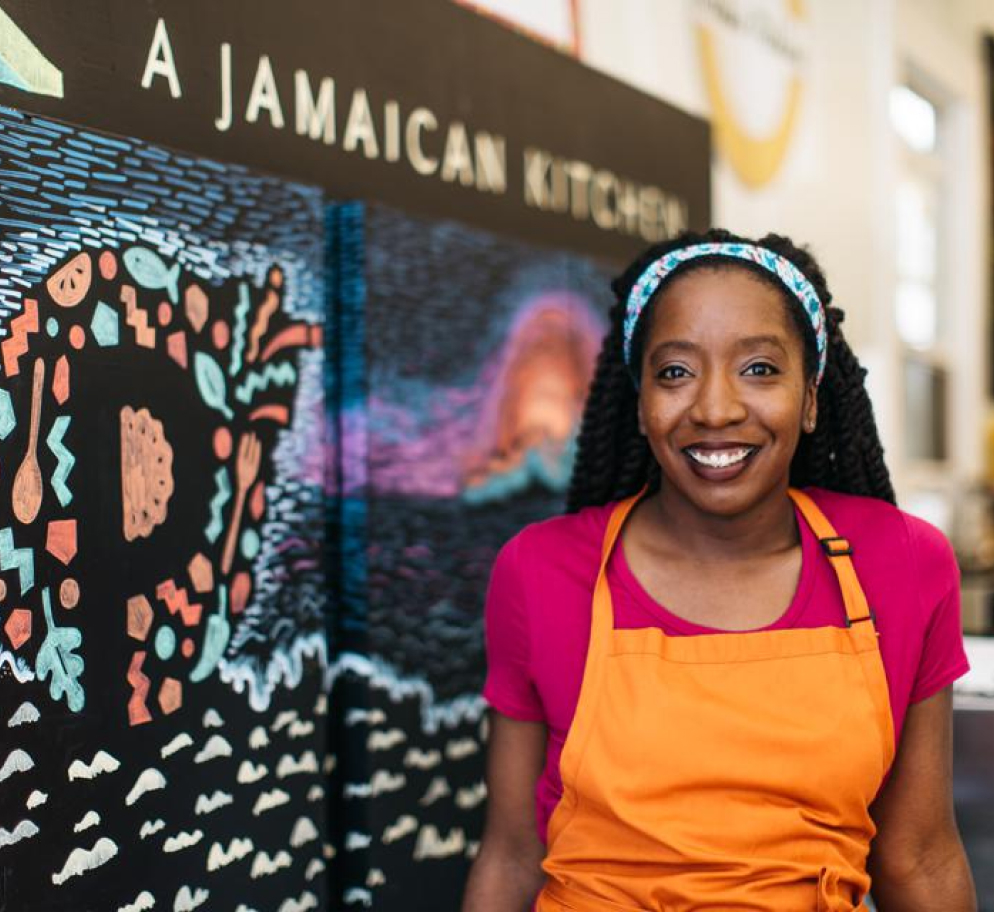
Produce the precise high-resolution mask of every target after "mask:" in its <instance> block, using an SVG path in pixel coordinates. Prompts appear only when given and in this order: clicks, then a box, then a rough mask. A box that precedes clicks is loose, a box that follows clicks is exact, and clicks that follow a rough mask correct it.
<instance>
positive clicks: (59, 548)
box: [45, 519, 76, 565]
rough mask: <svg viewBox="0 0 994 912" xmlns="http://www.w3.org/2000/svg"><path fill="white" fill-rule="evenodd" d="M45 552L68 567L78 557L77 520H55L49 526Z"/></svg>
mask: <svg viewBox="0 0 994 912" xmlns="http://www.w3.org/2000/svg"><path fill="white" fill-rule="evenodd" d="M45 550H46V551H47V552H48V553H49V554H51V555H52V556H53V557H56V558H58V559H59V560H60V561H62V563H64V564H66V565H68V564H69V562H70V561H71V560H72V559H73V558H74V557H75V556H76V520H75V519H53V520H52V521H51V522H50V523H49V524H48V535H47V538H46V539H45Z"/></svg>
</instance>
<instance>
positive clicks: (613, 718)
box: [536, 489, 894, 912]
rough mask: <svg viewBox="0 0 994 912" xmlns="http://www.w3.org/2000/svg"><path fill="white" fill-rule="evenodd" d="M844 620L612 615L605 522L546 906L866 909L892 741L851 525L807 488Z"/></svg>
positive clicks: (647, 910) (545, 910)
mask: <svg viewBox="0 0 994 912" xmlns="http://www.w3.org/2000/svg"><path fill="white" fill-rule="evenodd" d="M789 493H790V496H791V497H792V498H793V500H794V502H795V503H796V504H797V506H798V508H799V509H800V511H801V513H802V515H803V516H804V518H805V519H806V521H807V522H808V524H809V525H810V526H811V528H812V529H813V530H814V533H815V535H817V536H818V538H819V539H821V540H822V547H823V549H824V551H825V553H826V554H827V555H828V556H829V558H830V559H831V563H832V566H833V568H834V569H835V572H836V574H837V576H838V580H839V586H840V588H841V591H842V596H843V600H844V602H845V608H846V615H847V622H846V626H845V627H819V628H813V629H803V628H800V629H778V630H759V631H752V632H744V633H720V634H708V635H701V636H677V637H670V636H666V635H665V634H664V633H663V631H662V630H660V629H659V628H656V627H649V628H642V629H631V630H624V629H619V630H616V629H615V628H614V610H613V607H612V604H611V593H610V590H609V589H608V585H607V575H606V568H607V563H608V558H609V557H610V555H611V551H612V549H613V547H614V544H615V541H616V540H617V538H618V534H619V532H620V531H621V527H622V525H623V524H624V522H625V519H626V518H627V516H628V514H629V513H630V512H631V509H632V507H633V506H634V505H635V503H636V502H637V500H638V499H639V497H640V496H641V495H636V496H635V497H631V498H629V499H627V500H624V501H622V502H620V503H619V504H618V505H617V506H616V507H615V509H614V512H613V513H612V515H611V518H610V521H609V522H608V526H607V531H606V532H605V534H604V544H603V550H602V557H601V566H600V573H599V574H598V577H597V584H596V587H595V590H594V599H593V617H592V622H591V631H590V645H589V647H588V651H587V661H586V667H585V670H584V675H583V683H582V685H581V689H580V697H579V700H578V702H577V706H576V712H575V715H574V718H573V722H572V725H571V726H570V729H569V734H568V736H567V738H566V743H565V745H564V747H563V753H562V758H561V760H560V771H561V774H562V782H563V794H562V798H561V799H560V802H559V804H558V805H557V807H556V810H555V812H554V813H553V815H552V819H551V820H550V822H549V837H548V855H547V857H546V859H545V861H544V863H543V868H544V869H545V871H546V873H547V874H548V880H547V882H546V885H545V887H544V888H543V890H542V892H541V894H540V895H539V897H538V901H537V905H536V909H537V910H538V912H560V910H575V912H640V910H641V912H664V910H665V912H687V910H696V909H710V910H715V909H721V910H726V909H753V910H762V912H770V910H777V912H794V910H797V912H809V910H818V912H821V910H829V912H836V910H839V912H841V910H847V912H851V910H853V909H860V910H862V909H865V908H866V906H865V905H863V904H862V898H863V897H864V896H865V895H866V893H867V891H868V889H869V885H870V878H869V875H868V874H867V873H866V859H867V855H868V854H869V848H870V840H871V839H872V838H873V836H874V834H875V832H876V828H875V826H874V824H873V820H872V819H871V817H870V814H869V806H870V803H871V802H872V801H873V799H874V797H875V796H876V794H877V790H878V788H879V787H880V784H881V782H882V780H883V777H884V775H885V773H886V771H887V769H888V767H889V766H890V763H891V761H892V760H893V758H894V729H893V720H892V719H891V709H890V700H889V696H888V691H887V679H886V677H885V674H884V667H883V662H882V660H881V657H880V649H879V646H878V641H877V632H876V629H875V626H874V621H873V617H872V615H871V612H870V611H869V608H868V607H867V603H866V597H865V596H864V595H863V590H862V588H861V587H860V584H859V581H858V580H857V578H856V573H855V571H854V569H853V566H852V561H851V560H850V559H849V557H848V554H849V547H848V543H847V542H846V541H845V540H844V539H840V538H838V537H837V536H836V533H835V530H834V529H833V528H832V526H831V524H830V523H829V521H828V520H827V519H826V518H825V516H824V514H823V513H822V512H821V511H820V510H819V509H818V507H817V506H815V504H814V503H813V501H812V500H811V499H810V498H809V497H808V496H807V495H805V494H804V493H803V492H801V491H797V490H794V489H791V490H790V492H789Z"/></svg>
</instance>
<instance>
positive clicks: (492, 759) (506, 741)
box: [462, 712, 546, 912]
mask: <svg viewBox="0 0 994 912" xmlns="http://www.w3.org/2000/svg"><path fill="white" fill-rule="evenodd" d="M545 740H546V730H545V726H544V725H543V724H542V723H541V722H519V721H518V720H517V719H511V718H509V717H507V716H503V715H501V714H500V713H498V712H491V713H490V738H489V744H488V747H487V822H486V826H485V828H484V831H483V840H482V842H481V843H480V851H479V854H478V855H477V856H476V861H475V862H474V863H473V867H472V868H471V869H470V872H469V880H468V881H467V884H466V893H465V895H464V897H463V904H462V908H463V912H528V910H529V909H531V907H532V904H533V903H534V902H535V897H536V896H537V895H538V891H539V890H540V889H541V888H542V884H543V883H544V881H545V875H544V873H543V872H542V869H541V867H540V865H541V862H542V859H543V858H544V857H545V846H544V845H543V844H542V841H541V840H540V839H539V838H538V833H537V831H536V828H535V784H536V783H537V782H538V777H539V775H540V774H541V772H542V767H543V766H544V764H545Z"/></svg>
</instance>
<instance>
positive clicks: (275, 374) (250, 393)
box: [235, 361, 297, 405]
mask: <svg viewBox="0 0 994 912" xmlns="http://www.w3.org/2000/svg"><path fill="white" fill-rule="evenodd" d="M296 381H297V372H296V371H295V370H294V368H293V365H292V364H291V363H290V362H289V361H284V362H283V363H282V364H267V365H266V366H265V367H264V368H263V369H262V370H261V371H249V372H248V374H247V375H246V377H245V382H244V383H242V384H241V385H240V386H239V387H238V388H237V389H236V390H235V398H236V399H237V400H238V401H239V402H244V403H245V404H246V405H248V404H249V403H250V402H251V401H252V398H253V397H254V396H255V394H256V393H258V392H262V391H263V390H266V389H268V388H269V387H270V385H272V384H275V385H276V386H292V385H293V384H294V383H295V382H296Z"/></svg>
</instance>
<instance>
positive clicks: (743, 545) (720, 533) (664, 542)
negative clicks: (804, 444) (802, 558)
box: [644, 485, 800, 563]
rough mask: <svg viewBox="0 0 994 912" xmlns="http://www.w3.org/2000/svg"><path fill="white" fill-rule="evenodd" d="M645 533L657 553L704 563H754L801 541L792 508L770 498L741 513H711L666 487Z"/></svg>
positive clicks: (653, 503) (783, 498)
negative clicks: (660, 552)
mask: <svg viewBox="0 0 994 912" xmlns="http://www.w3.org/2000/svg"><path fill="white" fill-rule="evenodd" d="M644 509H645V513H644V521H645V522H646V524H647V526H648V528H647V529H646V532H647V533H648V534H649V535H651V536H652V538H653V542H652V543H651V545H650V546H651V547H652V548H653V550H656V548H657V547H658V548H660V550H665V551H669V552H671V553H672V552H676V553H679V554H681V555H682V556H684V557H686V558H691V559H694V560H695V561H699V562H701V563H708V562H727V561H730V560H732V561H734V560H749V559H753V558H756V557H761V556H763V555H770V554H777V553H782V552H783V551H786V550H789V549H790V548H793V547H796V546H797V544H798V543H799V541H800V534H799V531H798V528H797V519H796V516H795V513H794V506H793V502H792V501H791V499H790V497H789V495H788V494H787V492H786V488H784V490H783V491H782V495H781V494H779V493H778V494H771V495H770V496H769V497H766V498H764V499H763V500H762V501H760V502H758V503H756V504H755V505H754V506H752V507H751V508H749V509H748V510H746V511H743V512H741V513H736V514H734V515H720V514H713V513H706V512H704V511H702V510H701V509H700V508H699V507H698V506H696V505H695V504H694V503H692V502H691V501H689V500H688V499H686V498H685V497H684V496H683V495H681V494H680V493H679V492H676V491H673V490H672V489H667V488H666V487H665V485H664V487H663V488H662V489H661V490H660V491H658V492H657V493H656V494H654V495H652V496H651V497H649V498H648V499H647V501H646V504H645V508H644Z"/></svg>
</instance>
